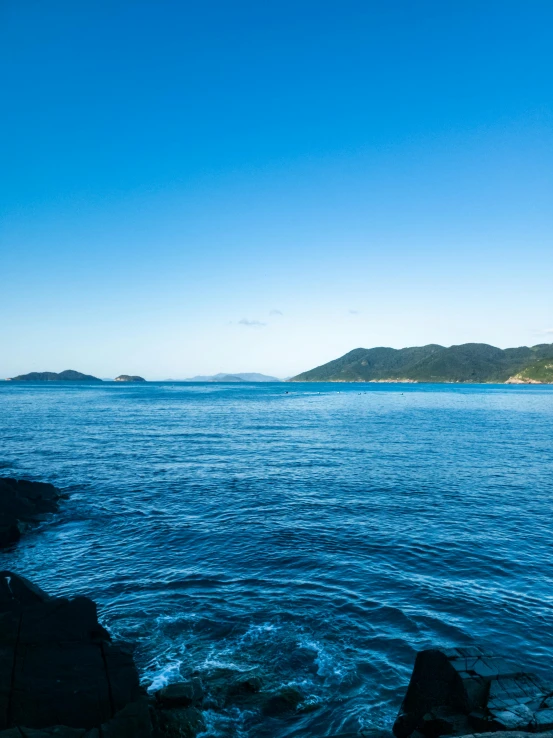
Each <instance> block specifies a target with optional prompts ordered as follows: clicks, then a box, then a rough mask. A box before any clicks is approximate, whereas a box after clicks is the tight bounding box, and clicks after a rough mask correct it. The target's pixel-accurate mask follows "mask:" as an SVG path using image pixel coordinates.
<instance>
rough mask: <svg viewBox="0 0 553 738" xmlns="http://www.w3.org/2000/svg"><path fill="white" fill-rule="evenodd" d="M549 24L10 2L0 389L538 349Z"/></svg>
mask: <svg viewBox="0 0 553 738" xmlns="http://www.w3.org/2000/svg"><path fill="white" fill-rule="evenodd" d="M552 26H553V4H551V3H550V2H549V0H533V1H532V2H522V0H520V1H519V0H517V1H516V2H515V1H512V0H503V1H502V2H499V0H490V2H487V3H480V2H476V1H475V0H473V1H471V0H468V1H466V0H465V1H463V2H461V1H460V0H453V1H452V2H448V3H443V2H438V1H437V0H436V1H432V2H431V1H430V0H421V1H420V2H417V3H412V2H409V1H408V0H401V1H400V0H395V1H394V0H392V2H389V3H382V2H369V1H367V2H351V1H348V0H346V2H342V3H339V4H337V3H331V2H320V1H319V2H314V1H311V0H306V1H302V2H300V3H297V2H289V0H283V2H279V3H270V2H269V3H257V2H253V1H250V2H244V1H243V0H237V2H234V3H225V2H222V0H213V2H209V3H190V2H176V1H173V0H168V1H167V2H162V3H159V2H154V1H153V0H145V1H143V2H134V0H133V1H132V2H131V0H114V1H113V2H104V1H100V2H98V1H97V0H95V1H94V2H93V1H92V0H82V1H81V2H79V3H75V2H70V1H69V0H52V1H51V2H49V3H42V4H41V3H34V2H27V1H24V2H20V1H19V0H5V2H4V3H3V4H2V8H1V10H0V64H1V65H2V69H3V80H4V91H3V96H2V103H1V105H2V113H1V115H0V121H1V122H0V126H1V128H2V136H1V137H0V147H1V150H2V154H1V155H2V172H3V177H2V178H1V180H0V188H1V189H0V250H1V253H0V257H1V258H0V265H1V266H0V268H1V275H2V289H1V290H0V310H1V315H2V320H1V321H0V342H1V346H2V351H1V352H0V357H1V358H0V376H2V377H7V376H15V375H17V374H22V373H26V372H30V371H46V370H48V371H61V370H63V369H67V368H73V369H77V370H79V371H82V372H85V373H90V374H94V375H96V376H99V377H109V376H115V375H116V374H120V373H131V374H139V375H142V376H145V377H146V378H148V379H162V378H166V377H178V378H184V377H190V376H193V375H197V374H216V373H218V372H226V371H234V372H239V371H240V372H248V371H249V372H263V373H265V374H271V375H276V376H280V377H285V376H291V375H294V374H297V373H299V372H301V371H305V370H307V369H310V368H312V367H315V366H317V365H320V364H323V363H325V362H327V361H329V360H331V359H334V358H336V357H338V356H340V355H342V354H344V353H346V352H347V351H349V350H351V349H353V348H356V347H359V346H363V347H367V348H369V347H372V346H378V345H386V346H393V347H396V348H400V347H404V346H413V345H424V344H428V343H440V344H443V345H451V344H456V343H465V342H472V341H474V342H486V343H491V344H493V345H496V346H499V347H502V348H505V347H508V346H517V345H534V344H537V343H545V342H553V290H552V289H551V282H552V279H551V277H552V274H553V207H552V204H553V126H552V123H553V87H552V83H551V72H552V70H553V45H552V44H551V28H552Z"/></svg>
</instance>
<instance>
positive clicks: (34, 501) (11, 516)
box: [0, 477, 63, 548]
mask: <svg viewBox="0 0 553 738" xmlns="http://www.w3.org/2000/svg"><path fill="white" fill-rule="evenodd" d="M62 497H63V495H62V494H61V492H60V491H59V490H58V489H56V487H54V485H53V484H44V483H43V482H27V481H25V480H17V479H12V478H11V477H0V548H2V547H5V546H9V545H10V544H12V543H15V542H16V541H18V540H19V538H20V537H21V533H22V531H23V530H24V529H25V528H26V527H27V526H28V525H30V524H31V523H34V522H36V521H37V520H39V519H40V518H41V516H43V515H44V514H46V513H52V512H56V510H57V509H58V501H59V500H60V499H61V498H62Z"/></svg>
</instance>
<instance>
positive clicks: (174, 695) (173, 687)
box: [155, 677, 204, 707]
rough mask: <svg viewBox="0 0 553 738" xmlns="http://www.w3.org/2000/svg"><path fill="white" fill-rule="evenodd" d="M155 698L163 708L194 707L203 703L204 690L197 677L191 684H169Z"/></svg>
mask: <svg viewBox="0 0 553 738" xmlns="http://www.w3.org/2000/svg"><path fill="white" fill-rule="evenodd" d="M155 697H156V700H157V701H158V703H159V704H160V705H161V706H162V707H192V706H198V705H200V704H201V703H202V700H203V698H204V690H203V688H202V683H201V682H200V680H199V679H198V678H197V677H195V678H194V679H191V680H190V681H189V682H176V683H175V684H169V685H167V687H163V689H160V690H159V692H156V693H155Z"/></svg>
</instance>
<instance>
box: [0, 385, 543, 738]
mask: <svg viewBox="0 0 553 738" xmlns="http://www.w3.org/2000/svg"><path fill="white" fill-rule="evenodd" d="M286 393H288V394H286ZM0 439H1V446H0V466H1V467H2V469H0V473H3V474H5V475H13V476H21V477H27V478H33V479H37V480H43V481H50V482H53V483H55V484H56V485H58V486H59V487H61V488H62V489H63V490H65V491H68V492H70V494H71V498H70V500H69V501H67V502H64V503H63V506H62V511H61V514H59V515H58V516H57V517H54V518H53V519H52V520H49V521H47V522H45V523H44V524H42V525H41V526H40V528H38V529H35V530H34V531H32V532H30V533H29V534H28V535H27V536H26V537H25V538H24V539H23V541H22V542H21V543H20V544H19V545H18V546H17V547H16V548H15V550H14V551H13V552H10V553H7V554H4V555H2V560H3V566H4V567H5V568H13V569H14V570H16V571H18V572H19V573H21V574H24V575H25V576H28V577H29V578H31V579H33V580H35V581H36V582H37V583H39V584H40V585H41V586H42V587H43V588H44V589H46V590H47V591H49V592H50V593H52V594H77V593H79V594H87V595H90V596H91V597H93V598H94V599H95V600H97V602H98V603H99V606H100V615H101V619H102V621H103V622H104V623H105V624H106V625H107V626H108V627H109V628H110V630H111V631H112V632H113V633H114V634H115V635H117V636H118V637H120V638H124V639H126V640H129V641H131V642H133V643H134V644H136V660H137V663H138V665H139V668H140V671H141V674H142V678H143V682H144V684H145V685H146V686H148V687H152V686H153V687H156V686H160V685H162V684H163V683H165V682H166V681H167V680H177V679H179V678H182V677H186V676H187V675H189V674H190V673H191V671H193V670H194V669H196V670H199V671H200V672H201V673H202V674H203V675H204V676H206V677H209V675H210V674H212V673H213V672H214V670H216V669H217V668H218V667H227V668H230V669H233V670H247V669H250V668H252V667H256V668H257V669H260V670H261V672H262V674H263V677H264V680H265V684H266V686H267V688H269V689H271V688H275V689H276V688H278V687H279V686H282V685H286V684H292V685H295V686H298V687H299V688H300V689H301V690H302V691H303V693H304V694H305V696H306V704H307V705H311V707H312V708H313V709H312V710H311V711H308V710H305V711H302V712H299V713H298V714H297V715H295V716H294V717H293V718H289V719H264V720H261V718H260V717H259V716H258V715H257V714H256V713H251V712H250V713H248V712H240V711H238V710H234V711H229V712H227V713H215V712H210V713H208V714H207V715H206V717H207V721H208V725H209V726H210V727H209V731H208V735H210V736H238V737H240V736H275V737H278V736H294V735H296V736H299V735H300V734H301V735H305V731H307V733H308V734H311V735H313V736H323V735H328V734H329V733H331V732H338V731H339V730H353V729H355V728H356V727H358V726H374V727H389V726H390V725H391V722H392V721H393V719H394V716H395V713H396V711H397V708H398V705H399V702H400V700H401V696H402V693H403V690H404V688H405V685H406V683H407V681H408V678H409V674H410V670H411V667H412V663H413V660H414V655H415V652H416V651H417V650H419V649H421V648H424V647H429V646H436V645H444V646H453V645H457V644H470V643H476V644H480V645H483V646H485V647H487V648H489V649H491V650H494V651H497V652H500V653H502V654H504V655H507V656H508V657H511V658H513V659H515V660H517V661H522V662H523V663H524V664H525V665H529V666H531V667H533V668H534V669H535V670H536V671H538V672H540V673H544V672H545V673H547V670H548V668H549V667H550V665H551V661H552V657H553V638H552V635H553V625H552V623H553V620H552V616H553V586H552V585H553V568H552V563H553V560H552V559H553V556H552V552H553V540H552V527H553V526H552V522H553V388H551V387H540V386H537V387H535V386H534V387H526V386H525V387H515V386H502V385H498V386H483V385H472V386H471V385H434V386H432V385H336V384H320V385H315V384H305V385H298V384H291V385H290V384H286V385H284V384H269V385H260V384H258V385H244V386H242V385H232V384H229V385H209V384H194V385H190V384H173V383H151V384H146V385H119V384H104V385H100V386H86V385H76V386H72V385H68V384H48V385H15V384H9V383H1V384H0ZM317 706H318V707H317Z"/></svg>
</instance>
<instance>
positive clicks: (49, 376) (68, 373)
mask: <svg viewBox="0 0 553 738" xmlns="http://www.w3.org/2000/svg"><path fill="white" fill-rule="evenodd" d="M101 381H102V380H101V379H98V377H93V376H92V374H82V373H81V372H76V371H75V370H74V369H66V370H65V371H63V372H59V373H58V372H30V373H29V374H19V375H18V376H17V377H10V378H9V379H8V382H101Z"/></svg>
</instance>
